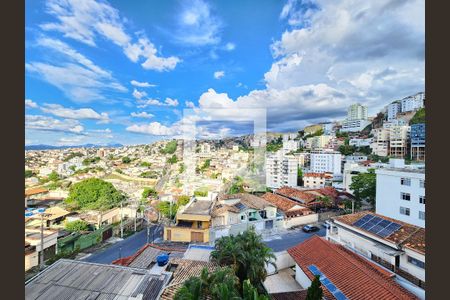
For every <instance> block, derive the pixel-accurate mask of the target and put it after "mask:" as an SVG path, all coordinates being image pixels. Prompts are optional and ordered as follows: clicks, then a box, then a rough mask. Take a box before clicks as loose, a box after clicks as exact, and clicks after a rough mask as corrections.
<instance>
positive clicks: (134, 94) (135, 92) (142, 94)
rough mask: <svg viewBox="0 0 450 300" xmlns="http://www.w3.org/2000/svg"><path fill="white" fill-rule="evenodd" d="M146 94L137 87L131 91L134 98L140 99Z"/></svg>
mask: <svg viewBox="0 0 450 300" xmlns="http://www.w3.org/2000/svg"><path fill="white" fill-rule="evenodd" d="M145 96H147V93H146V92H144V91H142V92H141V91H138V90H137V89H134V91H133V97H134V98H136V99H142V98H143V97H145Z"/></svg>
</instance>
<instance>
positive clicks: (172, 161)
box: [167, 154, 178, 165]
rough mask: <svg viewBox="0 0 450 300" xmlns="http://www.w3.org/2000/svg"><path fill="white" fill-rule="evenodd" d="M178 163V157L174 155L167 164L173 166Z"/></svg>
mask: <svg viewBox="0 0 450 300" xmlns="http://www.w3.org/2000/svg"><path fill="white" fill-rule="evenodd" d="M177 161H178V157H177V156H176V155H175V154H174V155H172V156H171V157H170V158H169V159H167V162H168V163H169V164H171V165H173V164H175V163H177Z"/></svg>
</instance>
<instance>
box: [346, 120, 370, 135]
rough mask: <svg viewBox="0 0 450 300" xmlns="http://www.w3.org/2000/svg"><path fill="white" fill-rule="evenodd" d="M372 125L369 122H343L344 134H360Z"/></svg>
mask: <svg viewBox="0 0 450 300" xmlns="http://www.w3.org/2000/svg"><path fill="white" fill-rule="evenodd" d="M369 124H370V121H368V120H345V121H343V122H342V128H341V130H340V131H342V132H358V131H361V130H363V129H364V128H366V127H367V126H368V125H369Z"/></svg>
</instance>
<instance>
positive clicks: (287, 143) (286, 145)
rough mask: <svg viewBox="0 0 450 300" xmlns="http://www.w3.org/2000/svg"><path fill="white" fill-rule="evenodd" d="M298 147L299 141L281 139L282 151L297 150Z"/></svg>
mask: <svg viewBox="0 0 450 300" xmlns="http://www.w3.org/2000/svg"><path fill="white" fill-rule="evenodd" d="M298 148H299V141H295V140H293V139H292V140H289V139H287V140H283V152H284V153H288V152H291V151H297V150H298Z"/></svg>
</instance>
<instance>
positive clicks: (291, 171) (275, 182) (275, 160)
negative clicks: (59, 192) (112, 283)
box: [266, 151, 298, 188]
mask: <svg viewBox="0 0 450 300" xmlns="http://www.w3.org/2000/svg"><path fill="white" fill-rule="evenodd" d="M297 177H298V158H297V157H295V156H293V155H284V154H283V151H277V152H275V153H272V154H269V155H268V156H267V158H266V185H267V187H270V188H280V187H282V186H291V187H295V186H297Z"/></svg>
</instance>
